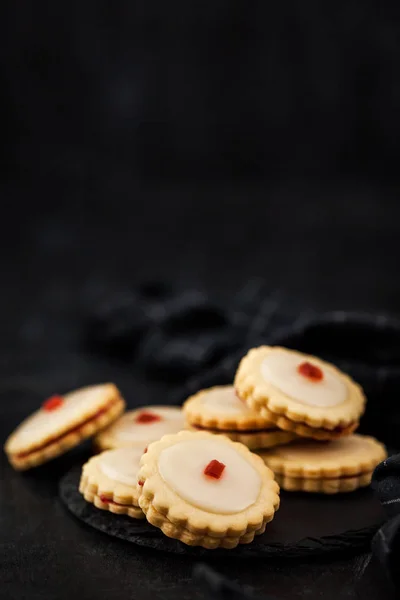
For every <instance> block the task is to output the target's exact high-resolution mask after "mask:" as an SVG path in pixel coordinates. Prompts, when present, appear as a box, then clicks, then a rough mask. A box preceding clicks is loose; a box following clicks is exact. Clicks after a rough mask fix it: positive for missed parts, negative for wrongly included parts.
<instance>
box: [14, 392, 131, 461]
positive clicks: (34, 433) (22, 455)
mask: <svg viewBox="0 0 400 600" xmlns="http://www.w3.org/2000/svg"><path fill="white" fill-rule="evenodd" d="M124 408H125V402H124V400H123V398H122V396H121V394H120V392H119V391H118V389H117V388H116V386H115V385H114V384H112V383H107V384H102V385H93V386H89V387H85V388H81V389H79V390H76V391H73V392H69V393H68V394H65V395H64V396H59V395H57V396H52V397H51V398H49V399H48V400H46V401H45V402H44V403H43V404H42V406H41V408H40V409H39V410H38V411H36V412H35V413H33V414H32V415H31V416H30V417H28V418H27V419H25V421H23V422H22V423H21V425H19V426H18V427H17V429H16V430H15V431H14V432H13V433H12V434H11V435H10V437H9V438H8V440H7V441H6V443H5V446H4V449H5V452H6V454H7V456H8V459H9V461H10V463H11V464H12V466H13V467H14V468H15V469H18V470H25V469H30V468H31V467H37V466H38V465H41V464H42V463H45V462H47V461H49V460H51V459H53V458H55V457H56V456H59V455H60V454H63V453H64V452H66V451H67V450H70V449H71V448H73V447H75V446H77V445H78V444H79V443H80V442H81V441H82V440H84V439H86V438H89V437H91V436H93V435H95V434H96V433H97V432H98V431H100V430H101V429H102V428H103V427H106V426H107V425H109V424H110V423H112V422H113V421H115V419H117V418H118V417H119V416H120V414H121V413H122V412H123V410H124Z"/></svg>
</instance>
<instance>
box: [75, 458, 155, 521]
mask: <svg viewBox="0 0 400 600" xmlns="http://www.w3.org/2000/svg"><path fill="white" fill-rule="evenodd" d="M142 454H143V451H142V450H140V449H139V448H117V449H115V450H106V451H105V452H102V453H101V454H98V455H97V456H93V457H92V458H91V459H90V460H89V461H88V462H87V463H86V464H85V465H84V466H83V469H82V476H81V481H80V485H79V491H80V493H81V494H82V495H83V497H84V498H85V500H86V501H87V502H90V503H91V504H94V505H95V506H96V507H97V508H100V509H101V510H108V511H110V512H112V513H115V514H117V515H128V516H129V517H133V518H134V519H143V518H144V514H143V511H142V510H141V509H140V507H139V504H138V495H139V492H138V486H137V474H138V471H139V466H140V458H141V456H142Z"/></svg>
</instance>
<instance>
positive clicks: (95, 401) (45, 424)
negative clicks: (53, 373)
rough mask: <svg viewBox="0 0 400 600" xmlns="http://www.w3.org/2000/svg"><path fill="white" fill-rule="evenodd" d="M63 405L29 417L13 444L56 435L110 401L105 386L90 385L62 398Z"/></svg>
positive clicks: (32, 441) (22, 444)
mask: <svg viewBox="0 0 400 600" xmlns="http://www.w3.org/2000/svg"><path fill="white" fill-rule="evenodd" d="M62 398H63V403H62V404H61V405H60V406H58V407H57V408H56V409H54V410H51V411H47V410H44V409H41V410H39V411H37V412H36V413H34V414H33V415H32V416H31V417H28V419H26V420H25V421H24V422H23V423H22V424H21V425H20V427H19V428H18V431H17V436H18V437H16V438H15V441H14V444H15V445H16V446H24V445H28V444H33V443H36V442H37V441H40V440H42V439H43V440H45V438H47V437H51V436H54V435H57V432H58V431H64V430H65V429H66V428H68V427H69V426H70V427H73V426H74V425H75V424H76V425H79V423H80V422H82V421H84V420H85V419H86V418H90V417H91V416H94V414H95V413H96V412H98V411H99V410H101V409H102V408H105V407H106V404H107V402H108V401H109V400H110V399H111V398H110V396H109V388H108V386H103V385H99V386H91V387H87V388H83V389H81V390H77V391H76V392H71V393H69V394H66V395H65V396H62Z"/></svg>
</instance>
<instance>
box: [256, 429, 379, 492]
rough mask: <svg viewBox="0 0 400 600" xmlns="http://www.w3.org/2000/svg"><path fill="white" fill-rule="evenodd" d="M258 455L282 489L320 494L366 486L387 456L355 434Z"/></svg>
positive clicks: (372, 440)
mask: <svg viewBox="0 0 400 600" xmlns="http://www.w3.org/2000/svg"><path fill="white" fill-rule="evenodd" d="M258 454H259V455H260V456H261V458H262V459H263V460H264V462H265V464H266V465H267V466H268V467H269V468H270V469H272V471H273V472H274V473H275V477H276V479H277V481H278V483H279V485H280V486H281V487H282V489H284V490H287V491H303V492H321V493H324V494H334V493H337V492H351V491H353V490H356V489H358V488H359V487H364V486H367V485H369V483H370V482H371V477H372V472H373V470H374V469H375V467H376V466H377V465H378V464H379V463H380V462H381V461H382V460H384V459H385V458H386V456H387V453H386V450H385V447H384V446H383V444H381V443H380V442H378V441H377V440H376V439H375V438H373V437H369V436H365V435H359V434H354V435H350V436H347V437H342V438H340V439H338V440H334V441H330V442H324V443H317V442H312V441H306V440H303V441H300V442H297V443H293V444H291V445H289V446H285V447H280V448H274V449H272V450H268V451H265V452H258Z"/></svg>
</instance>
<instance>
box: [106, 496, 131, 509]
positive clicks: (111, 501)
mask: <svg viewBox="0 0 400 600" xmlns="http://www.w3.org/2000/svg"><path fill="white" fill-rule="evenodd" d="M99 498H100V500H101V501H102V502H104V504H115V506H124V507H125V508H130V507H131V506H132V505H131V504H121V503H120V502H115V500H110V498H107V496H103V494H100V495H99ZM134 508H136V507H134Z"/></svg>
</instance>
